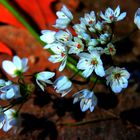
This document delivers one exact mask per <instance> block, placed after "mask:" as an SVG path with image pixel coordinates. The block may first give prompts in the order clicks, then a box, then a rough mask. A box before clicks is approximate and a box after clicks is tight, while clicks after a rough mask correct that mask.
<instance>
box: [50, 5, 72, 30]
mask: <svg viewBox="0 0 140 140" xmlns="http://www.w3.org/2000/svg"><path fill="white" fill-rule="evenodd" d="M56 15H57V16H58V19H57V20H56V24H55V25H53V26H54V27H55V28H58V29H65V28H67V26H68V25H69V23H70V22H71V20H72V19H73V15H72V13H71V12H70V10H69V9H68V8H67V7H66V6H65V5H64V6H63V7H62V9H61V11H58V12H57V13H56Z"/></svg>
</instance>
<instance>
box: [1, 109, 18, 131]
mask: <svg viewBox="0 0 140 140" xmlns="http://www.w3.org/2000/svg"><path fill="white" fill-rule="evenodd" d="M4 114H5V120H4V125H3V128H2V129H3V131H4V132H7V131H9V130H10V129H11V128H12V127H13V126H17V125H18V122H19V120H18V118H17V112H16V111H15V110H14V109H8V110H6V111H5V112H4Z"/></svg>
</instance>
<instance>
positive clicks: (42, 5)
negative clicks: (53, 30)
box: [15, 0, 56, 29]
mask: <svg viewBox="0 0 140 140" xmlns="http://www.w3.org/2000/svg"><path fill="white" fill-rule="evenodd" d="M15 1H16V2H17V3H18V5H19V6H20V7H21V8H22V9H23V10H24V11H26V12H27V13H28V14H29V15H30V16H31V17H32V18H33V19H34V21H35V22H36V23H37V24H38V25H39V27H40V29H45V28H46V25H47V24H52V23H54V22H55V19H56V16H55V14H54V13H53V11H52V9H51V6H50V5H51V3H52V2H53V1H56V0H30V2H29V1H27V0H15Z"/></svg>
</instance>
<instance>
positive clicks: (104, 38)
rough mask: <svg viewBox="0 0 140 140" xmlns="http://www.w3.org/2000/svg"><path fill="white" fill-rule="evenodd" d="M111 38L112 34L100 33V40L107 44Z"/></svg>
mask: <svg viewBox="0 0 140 140" xmlns="http://www.w3.org/2000/svg"><path fill="white" fill-rule="evenodd" d="M109 40H110V34H108V33H105V34H101V35H100V39H99V41H100V43H101V44H106V43H107V42H108V41H109Z"/></svg>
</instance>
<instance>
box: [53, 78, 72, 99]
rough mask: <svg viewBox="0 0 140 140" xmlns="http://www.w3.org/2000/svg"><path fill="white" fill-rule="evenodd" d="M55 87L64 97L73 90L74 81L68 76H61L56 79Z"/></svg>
mask: <svg viewBox="0 0 140 140" xmlns="http://www.w3.org/2000/svg"><path fill="white" fill-rule="evenodd" d="M53 86H54V89H55V90H56V92H57V93H60V94H61V96H62V97H64V96H65V95H66V94H67V93H69V92H70V91H71V90H72V82H71V81H70V80H69V79H68V78H67V77H66V76H60V77H59V78H57V79H56V80H55V81H54V84H53Z"/></svg>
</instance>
